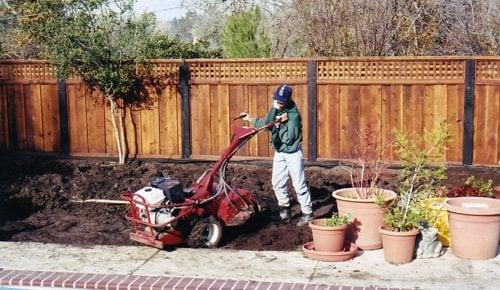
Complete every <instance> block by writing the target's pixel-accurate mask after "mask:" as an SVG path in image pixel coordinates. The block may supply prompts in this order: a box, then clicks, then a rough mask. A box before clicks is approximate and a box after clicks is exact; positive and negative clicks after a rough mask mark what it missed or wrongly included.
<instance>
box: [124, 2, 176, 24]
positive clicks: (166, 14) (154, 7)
mask: <svg viewBox="0 0 500 290" xmlns="http://www.w3.org/2000/svg"><path fill="white" fill-rule="evenodd" d="M181 5H182V0H137V2H136V4H135V7H134V9H135V11H136V12H137V13H141V12H145V11H148V12H154V13H155V14H156V18H157V19H158V20H159V21H160V22H164V21H168V20H172V19H173V18H174V17H181V16H183V15H184V14H186V9H185V8H183V7H180V6H181Z"/></svg>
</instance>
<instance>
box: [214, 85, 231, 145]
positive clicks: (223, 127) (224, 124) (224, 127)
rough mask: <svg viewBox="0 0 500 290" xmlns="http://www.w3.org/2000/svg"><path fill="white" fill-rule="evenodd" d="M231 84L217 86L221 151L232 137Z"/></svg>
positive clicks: (218, 128)
mask: <svg viewBox="0 0 500 290" xmlns="http://www.w3.org/2000/svg"><path fill="white" fill-rule="evenodd" d="M229 98H230V95H229V86H228V85H219V86H217V99H218V102H217V107H218V112H219V114H218V116H217V123H218V127H217V130H218V131H219V151H220V152H222V151H223V150H225V149H226V147H227V146H228V145H229V142H230V138H231V126H230V124H231V123H230V120H229V117H230V116H229Z"/></svg>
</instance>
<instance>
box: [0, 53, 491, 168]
mask: <svg viewBox="0 0 500 290" xmlns="http://www.w3.org/2000/svg"><path fill="white" fill-rule="evenodd" d="M153 64H154V66H153V67H154V70H153V73H154V74H155V76H156V77H158V78H162V79H168V80H169V81H168V82H167V83H166V85H165V87H164V88H163V89H162V90H161V91H160V92H157V91H156V90H153V89H151V90H150V97H151V98H150V100H151V101H150V103H149V104H148V105H147V106H146V107H143V108H131V109H128V110H127V113H126V116H125V122H126V131H127V145H128V147H129V150H130V152H131V155H133V156H140V157H160V158H173V159H179V158H192V159H212V158H214V157H216V156H218V155H219V154H220V153H221V152H222V150H224V148H225V147H226V146H227V145H228V143H229V138H230V130H231V121H230V120H231V117H233V116H235V115H237V114H238V113H239V112H242V111H248V112H249V113H250V114H251V115H258V116H264V115H265V114H266V113H267V111H268V109H269V107H270V103H271V95H272V93H273V91H274V89H275V87H276V86H277V85H278V84H282V83H287V84H289V85H290V86H292V88H293V91H294V97H293V98H294V100H295V102H296V103H297V105H298V107H299V110H300V112H301V115H302V119H303V138H304V140H303V148H304V153H305V156H306V158H308V159H309V160H320V161H330V160H344V159H351V158H352V155H351V153H352V152H351V151H352V147H353V144H355V142H356V140H355V139H354V138H353V136H352V135H350V134H346V131H347V130H348V129H362V128H366V127H368V126H370V127H372V128H373V129H376V131H378V132H379V136H378V138H379V141H380V142H381V143H384V142H387V140H390V138H391V136H392V131H393V130H394V129H395V128H398V129H401V130H403V131H404V132H408V133H410V132H414V133H417V134H422V133H423V132H424V131H425V130H428V129H430V128H432V127H433V126H434V125H435V124H437V123H439V122H440V121H442V120H445V121H447V122H448V123H449V124H450V126H451V131H452V135H453V140H452V141H451V142H450V144H449V150H448V152H447V153H446V156H445V157H444V158H446V160H447V161H448V162H450V163H461V164H467V165H470V164H473V165H489V166H498V165H500V142H499V135H500V124H499V121H498V116H499V115H500V57H489V58H486V57H482V58H481V57H479V58H467V57H419V58H406V57H397V58H328V59H264V60H262V59H245V60H189V61H187V62H186V63H184V64H183V63H182V62H181V61H172V60H164V61H163V60H158V61H154V62H153ZM179 68H180V70H179ZM182 71H184V73H182ZM179 72H181V73H179ZM179 88H181V89H179ZM183 88H184V89H183ZM97 94H98V93H97V92H91V91H90V90H88V89H87V88H86V87H85V86H84V85H83V84H82V83H81V82H80V81H79V80H78V79H68V80H65V81H59V82H58V81H57V79H56V78H55V71H54V68H53V67H52V66H50V65H49V64H47V63H46V62H43V61H3V62H0V114H1V115H0V148H1V149H4V150H6V149H7V150H14V151H39V152H52V153H63V154H66V153H67V154H69V155H80V156H111V155H114V154H115V153H116V146H115V142H114V137H113V132H112V128H111V122H110V115H109V110H108V108H107V106H106V104H103V103H102V101H101V102H99V101H98V100H99V98H98V96H97ZM240 124H242V123H240ZM238 155H239V156H245V158H268V157H270V156H272V149H271V148H270V146H269V139H268V136H267V135H266V134H261V135H259V136H257V138H254V139H252V140H251V141H250V142H249V144H248V145H247V146H245V147H243V148H242V150H241V151H240V152H239V154H238ZM386 158H387V160H394V159H395V158H396V156H394V153H393V152H391V151H389V152H387V156H386Z"/></svg>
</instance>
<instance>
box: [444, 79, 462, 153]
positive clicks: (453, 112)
mask: <svg viewBox="0 0 500 290" xmlns="http://www.w3.org/2000/svg"><path fill="white" fill-rule="evenodd" d="M447 95H448V98H447V112H448V114H447V117H446V122H447V123H448V124H449V125H450V132H451V135H452V140H451V141H450V142H449V144H448V151H447V152H446V159H447V160H448V161H451V162H461V161H462V146H463V141H462V140H463V116H464V98H463V95H464V91H463V86H460V85H449V86H448V87H447Z"/></svg>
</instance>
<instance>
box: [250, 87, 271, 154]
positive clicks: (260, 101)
mask: <svg viewBox="0 0 500 290" xmlns="http://www.w3.org/2000/svg"><path fill="white" fill-rule="evenodd" d="M256 94H257V112H256V114H255V115H254V116H260V117H261V118H263V117H264V116H266V115H267V113H268V112H269V104H268V101H269V99H270V97H269V96H268V93H267V87H266V86H262V85H261V86H257V92H256ZM257 142H258V156H262V157H268V156H270V155H269V147H270V144H269V133H268V132H262V133H260V134H259V135H257Z"/></svg>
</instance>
